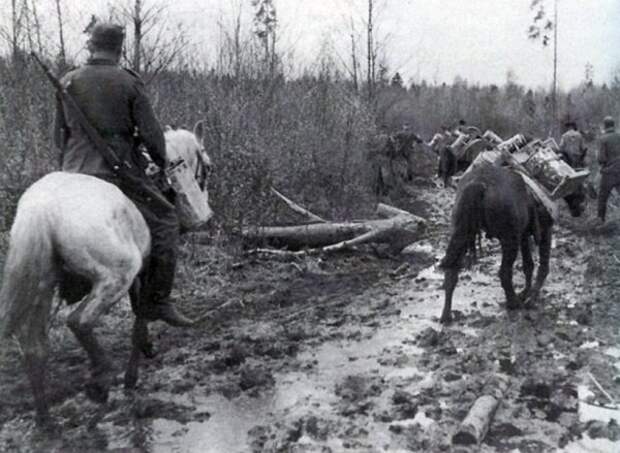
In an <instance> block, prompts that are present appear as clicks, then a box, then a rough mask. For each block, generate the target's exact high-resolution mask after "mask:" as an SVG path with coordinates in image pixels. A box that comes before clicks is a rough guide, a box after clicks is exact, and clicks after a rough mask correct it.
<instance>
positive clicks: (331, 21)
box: [4, 0, 620, 88]
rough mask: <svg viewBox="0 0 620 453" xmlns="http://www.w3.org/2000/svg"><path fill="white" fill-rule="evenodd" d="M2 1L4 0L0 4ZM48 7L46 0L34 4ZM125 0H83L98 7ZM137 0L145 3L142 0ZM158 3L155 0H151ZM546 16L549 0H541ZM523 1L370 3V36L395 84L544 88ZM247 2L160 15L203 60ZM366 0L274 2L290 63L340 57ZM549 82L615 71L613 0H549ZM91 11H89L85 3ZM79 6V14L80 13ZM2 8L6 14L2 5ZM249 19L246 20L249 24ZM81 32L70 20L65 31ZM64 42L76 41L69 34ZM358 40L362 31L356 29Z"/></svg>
mask: <svg viewBox="0 0 620 453" xmlns="http://www.w3.org/2000/svg"><path fill="white" fill-rule="evenodd" d="M4 1H5V2H6V1H7V0H4ZM35 1H37V3H38V2H46V3H52V4H53V2H51V0H35ZM118 1H126V2H128V3H132V0H90V2H92V3H90V4H91V5H98V8H100V9H101V8H103V6H102V5H105V4H106V3H114V2H118ZM144 1H145V2H146V3H147V4H148V3H149V2H152V1H153V0H144ZM159 1H161V0H159ZM545 1H546V3H547V4H548V8H547V9H548V13H552V6H553V0H545ZM530 2H531V0H375V3H376V4H377V9H378V10H380V11H378V12H377V14H378V18H377V19H376V21H377V35H378V39H379V41H380V42H381V43H383V44H384V46H385V48H384V52H383V53H384V55H385V57H386V59H387V64H388V67H389V69H390V73H391V74H392V73H393V72H394V71H395V70H398V71H400V72H401V74H402V76H403V78H404V79H405V81H409V80H411V79H413V80H417V81H419V80H421V79H426V80H427V81H429V82H437V83H441V82H447V83H451V82H452V81H453V80H454V78H455V77H456V76H457V75H459V76H461V77H462V78H465V79H467V80H468V81H469V82H472V83H474V82H479V83H482V84H487V83H496V84H502V83H504V82H505V80H506V73H507V71H508V70H511V71H512V72H513V73H514V75H515V76H516V80H517V81H518V82H519V83H522V84H524V85H528V86H534V87H535V86H541V85H545V86H548V85H550V83H551V80H552V56H553V51H552V46H548V47H547V48H543V46H542V45H541V44H540V42H533V41H530V40H528V38H527V27H528V25H529V24H530V23H531V20H532V17H533V12H532V11H531V10H530V8H529V5H530ZM64 3H65V4H66V6H67V9H68V10H70V12H71V13H72V14H74V15H75V14H81V15H82V16H84V15H86V17H88V15H89V14H90V11H89V10H88V7H86V5H87V3H88V1H83V0H64ZM239 3H241V4H242V5H243V9H244V13H245V17H246V19H247V20H249V18H250V16H251V12H252V10H251V0H171V1H169V2H166V4H167V5H168V9H167V11H168V14H167V18H168V19H169V20H171V21H175V22H182V23H183V24H184V28H185V29H186V31H187V33H188V35H189V38H190V41H191V42H192V43H193V44H194V45H195V49H197V50H196V52H197V53H203V54H204V55H205V56H207V57H211V58H212V57H213V55H214V54H215V46H216V43H217V36H218V23H222V22H223V23H224V24H225V25H228V26H229V25H230V21H231V19H232V17H233V16H232V13H231V11H232V10H233V9H234V8H235V6H236V5H238V4H239ZM367 3H368V2H367V0H275V4H276V8H277V12H278V20H279V26H280V32H279V37H280V48H281V49H284V50H286V51H291V50H292V51H293V54H294V61H295V63H296V64H297V65H298V66H303V65H307V64H312V63H313V62H315V61H316V60H317V58H318V55H319V53H320V50H321V49H322V48H323V49H324V48H329V49H331V51H332V52H333V53H336V54H338V55H339V56H340V57H336V60H338V58H343V59H345V60H347V61H348V59H349V52H350V38H349V34H350V29H351V28H350V23H351V18H352V19H353V22H354V23H355V24H356V26H357V28H358V32H360V33H361V32H362V31H363V22H364V21H365V20H366V8H367ZM558 5H559V6H558V9H559V21H558V22H559V28H558V32H559V39H558V43H559V46H558V57H559V66H558V74H559V82H560V86H561V87H563V88H570V87H572V86H574V85H576V84H578V83H579V82H580V81H582V80H583V79H584V74H585V66H586V64H587V63H590V64H592V65H593V67H594V78H595V82H597V83H602V82H605V81H609V80H610V79H611V74H612V72H613V71H614V70H616V69H618V70H620V0H558ZM93 9H95V10H96V9H97V6H94V7H93ZM87 10H88V11H87ZM7 11H8V10H7ZM250 26H251V25H249V24H247V27H248V28H249V27H250ZM78 28H82V25H81V24H79V25H74V26H73V30H74V31H75V30H77V29H78ZM72 39H74V40H75V39H77V40H83V37H80V36H75V35H74V37H73V38H72ZM359 44H360V45H363V36H361V35H360V42H359Z"/></svg>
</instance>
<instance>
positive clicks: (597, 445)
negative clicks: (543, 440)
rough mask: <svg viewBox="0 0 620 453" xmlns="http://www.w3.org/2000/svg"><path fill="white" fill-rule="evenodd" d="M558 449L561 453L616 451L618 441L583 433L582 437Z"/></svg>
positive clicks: (619, 447)
mask: <svg viewBox="0 0 620 453" xmlns="http://www.w3.org/2000/svg"><path fill="white" fill-rule="evenodd" d="M558 451H559V452H561V453H584V452H588V453H617V452H618V451H620V442H613V441H611V440H609V439H592V438H591V437H589V436H588V435H587V434H584V436H583V439H579V440H577V441H575V442H571V443H570V444H568V445H567V446H566V447H564V448H563V449H559V450H558Z"/></svg>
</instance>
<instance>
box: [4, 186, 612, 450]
mask: <svg viewBox="0 0 620 453" xmlns="http://www.w3.org/2000/svg"><path fill="white" fill-rule="evenodd" d="M419 191H420V195H419V198H418V199H417V200H416V207H417V212H416V214H420V215H426V216H428V217H429V218H430V220H431V223H432V224H433V225H434V227H433V229H432V231H431V232H430V233H429V236H428V238H426V239H425V240H423V241H421V242H420V243H419V247H418V251H417V252H416V253H414V254H413V255H410V256H409V257H408V258H406V259H404V258H400V259H398V260H396V259H393V258H390V257H380V256H378V255H377V254H376V253H374V252H373V251H372V250H369V249H366V250H361V251H358V252H355V253H348V254H340V255H338V256H334V257H329V258H324V259H322V260H320V259H316V258H312V259H308V260H301V261H295V262H276V261H261V260H253V261H252V260H250V261H248V260H244V259H242V258H240V257H239V256H238V255H237V254H235V253H232V252H231V253H226V252H224V251H223V250H224V249H222V248H216V247H210V246H205V245H199V244H195V243H192V242H191V239H188V241H190V242H188V243H186V244H185V245H184V248H183V250H184V253H185V256H184V266H183V268H182V269H181V275H180V276H179V284H178V287H179V288H182V289H181V291H180V293H179V296H180V298H181V300H182V301H183V302H182V304H183V305H182V307H183V309H184V310H185V311H187V312H190V313H192V314H197V313H201V312H202V311H203V310H205V309H206V308H208V307H215V306H218V305H220V304H222V303H224V302H230V304H228V305H227V306H226V307H225V308H224V309H222V310H220V311H218V312H217V313H215V314H214V316H213V318H211V319H209V320H207V321H205V322H204V323H203V324H202V325H201V326H200V327H199V328H196V329H193V330H179V329H174V328H169V327H166V326H163V325H158V324H155V325H153V329H152V330H153V337H154V339H155V342H156V344H157V347H158V350H159V354H158V355H157V357H156V358H155V359H153V360H150V361H147V362H146V363H145V366H144V367H143V369H142V375H141V380H140V383H139V389H138V390H137V391H136V392H134V393H131V394H126V393H124V392H123V390H122V386H121V371H122V367H123V365H124V363H125V361H126V358H127V356H128V352H129V331H130V325H131V313H130V311H129V304H128V303H123V304H121V305H120V306H118V307H115V309H114V311H113V312H112V313H110V314H109V315H108V316H107V317H106V318H105V321H104V323H103V325H102V326H101V328H99V329H98V333H99V335H100V337H101V338H102V340H103V341H104V343H105V346H106V347H107V349H108V350H109V351H111V353H112V354H113V357H114V359H115V362H116V363H117V364H118V367H119V381H118V383H117V385H116V386H115V387H114V390H113V392H112V394H111V397H110V400H109V402H108V403H106V404H105V405H96V404H94V403H91V402H89V401H88V400H87V399H86V398H85V396H84V392H83V385H84V383H85V381H86V379H87V378H88V366H87V362H86V357H85V354H84V352H83V351H82V350H81V349H80V348H79V347H78V346H77V344H76V343H75V341H74V339H73V338H72V337H71V336H70V334H69V332H68V331H67V329H66V327H64V318H65V317H66V310H64V309H63V310H61V311H60V312H59V314H58V315H57V316H56V318H55V321H54V325H53V326H52V329H51V331H50V338H51V347H52V352H51V360H50V373H51V375H52V379H51V382H50V389H49V390H50V395H51V398H52V399H53V401H54V402H55V405H54V408H53V415H54V417H55V418H56V420H57V421H58V423H59V425H60V427H61V434H59V435H57V436H48V435H45V434H42V433H40V432H38V431H37V430H36V429H35V428H34V424H33V413H32V403H31V397H30V392H29V390H28V387H27V384H26V380H25V375H24V374H23V371H22V369H21V366H20V362H19V349H18V347H17V346H16V345H15V344H9V345H4V346H3V348H2V350H1V351H0V400H1V404H0V450H2V451H63V452H65V451H131V450H132V449H135V451H153V452H167V451H179V452H237V451H239V452H246V451H247V452H254V451H256V452H260V451H269V452H271V451H282V452H288V451H294V452H330V451H333V452H339V451H355V452H375V451H388V452H389V451H391V452H396V451H420V452H428V451H457V449H455V448H454V447H452V446H451V444H450V439H451V436H452V434H453V433H454V431H455V429H456V427H457V425H458V423H459V422H460V421H461V420H462V419H463V418H464V417H465V415H466V413H467V411H468V410H469V408H470V407H471V405H472V404H473V402H474V401H475V400H476V398H477V397H478V396H480V395H481V392H483V391H484V388H485V384H486V383H487V382H488V381H489V380H492V379H493V378H494V377H495V376H496V375H497V374H498V373H502V374H504V375H506V376H508V379H509V388H508V392H507V394H506V397H505V399H504V400H503V401H502V404H501V405H500V408H499V410H498V412H497V413H496V416H495V418H494V420H493V423H492V425H491V428H490V431H489V433H488V435H487V436H486V439H485V441H484V443H483V444H482V445H481V446H480V448H479V449H478V450H476V449H472V450H471V451H483V452H504V451H505V452H509V451H519V452H552V451H567V452H580V451H610V452H611V451H620V443H618V441H619V440H620V428H619V426H618V423H617V422H614V421H611V422H609V420H610V418H614V417H615V418H616V420H617V418H618V412H614V411H609V412H607V413H605V414H602V415H601V414H597V413H595V412H601V411H605V409H600V408H599V407H598V406H602V405H606V404H608V403H609V402H608V401H607V398H606V397H605V396H604V394H603V393H602V392H600V391H599V390H598V389H597V387H596V386H595V385H594V384H593V383H592V380H591V379H590V377H589V374H591V375H592V376H595V378H596V379H597V381H598V382H599V383H600V384H601V386H602V387H603V388H604V389H605V390H606V391H607V392H608V393H609V394H610V396H611V397H613V398H614V399H615V400H616V401H620V377H619V374H620V348H619V345H620V343H619V336H620V331H619V329H618V326H619V325H620V305H619V304H618V303H617V300H618V294H619V292H618V287H619V286H620V259H619V258H620V252H616V250H617V249H618V247H617V246H618V245H620V236H619V235H618V228H616V226H617V225H618V224H619V223H620V222H618V221H616V222H615V223H614V222H613V221H612V222H611V226H610V227H608V228H606V229H604V230H598V231H586V230H584V228H583V227H581V226H580V223H578V222H575V221H573V220H572V219H568V218H563V219H562V221H561V222H560V225H558V226H557V227H556V229H555V233H556V234H555V240H554V248H553V251H552V259H551V271H550V275H549V278H548V280H547V283H546V286H545V289H544V291H543V295H542V297H541V301H540V303H539V307H538V308H537V309H535V310H532V311H517V312H510V313H508V312H506V310H505V309H504V307H503V294H502V291H501V288H500V286H499V281H498V280H497V278H496V274H497V271H498V269H499V253H498V250H497V245H496V244H495V243H493V242H489V241H484V244H483V246H484V249H485V253H484V255H483V257H482V258H481V259H480V260H479V262H478V263H477V264H476V265H474V266H473V267H472V268H471V269H469V270H467V271H465V272H464V273H462V275H461V279H460V282H459V286H458V287H457V291H456V293H455V301H454V302H455V303H454V309H455V310H456V321H455V323H454V324H453V325H452V326H450V327H447V328H443V327H441V326H440V325H439V324H438V323H437V319H438V315H439V313H440V311H441V307H442V303H443V292H442V290H441V283H442V278H443V276H442V275H441V274H440V273H438V271H437V270H436V268H435V264H436V262H437V261H438V259H439V258H440V257H441V255H442V253H443V251H444V250H445V241H446V236H447V233H448V215H449V212H450V209H449V208H450V205H451V200H452V198H453V196H454V192H453V191H451V190H448V191H443V190H439V191H438V190H437V189H428V188H427V189H419ZM423 211H424V212H423ZM611 214H612V218H613V217H617V216H618V212H617V211H615V212H612V213H611ZM516 275H517V283H519V282H521V281H522V280H521V274H520V271H519V270H517V272H516ZM597 418H598V419H601V420H604V421H597V420H596V419H597Z"/></svg>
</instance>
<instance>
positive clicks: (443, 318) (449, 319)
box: [439, 314, 452, 326]
mask: <svg viewBox="0 0 620 453" xmlns="http://www.w3.org/2000/svg"><path fill="white" fill-rule="evenodd" d="M439 323H440V324H443V325H444V326H447V325H449V324H452V315H451V314H450V315H442V316H441V318H439Z"/></svg>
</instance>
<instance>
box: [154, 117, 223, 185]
mask: <svg viewBox="0 0 620 453" xmlns="http://www.w3.org/2000/svg"><path fill="white" fill-rule="evenodd" d="M164 135H165V137H166V155H167V157H168V161H169V162H171V163H172V162H175V161H178V160H183V161H185V162H186V163H187V165H188V166H189V168H190V169H192V171H193V172H194V176H195V178H196V180H197V181H198V185H199V186H200V189H201V190H205V187H206V182H207V177H208V175H209V174H210V173H211V171H212V169H213V164H212V163H211V158H210V157H209V155H208V154H207V152H206V151H205V147H204V136H205V125H204V121H202V120H201V121H198V122H197V123H196V125H195V126H194V130H193V132H191V131H188V130H187V129H173V128H171V127H169V126H168V127H166V132H165V134H164Z"/></svg>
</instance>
